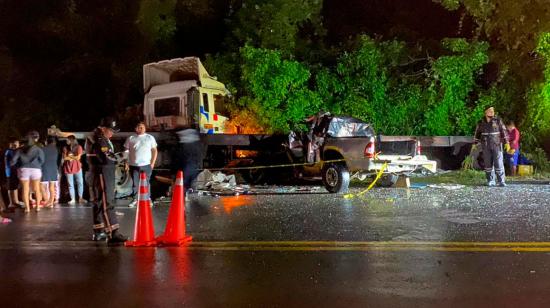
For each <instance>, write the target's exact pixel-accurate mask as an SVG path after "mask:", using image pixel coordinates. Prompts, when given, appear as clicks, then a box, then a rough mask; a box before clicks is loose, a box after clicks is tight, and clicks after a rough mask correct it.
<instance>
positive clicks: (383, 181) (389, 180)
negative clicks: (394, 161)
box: [376, 173, 399, 187]
mask: <svg viewBox="0 0 550 308" xmlns="http://www.w3.org/2000/svg"><path fill="white" fill-rule="evenodd" d="M398 179H399V176H398V175H397V174H393V173H387V174H384V175H382V177H381V178H380V179H378V182H376V185H377V186H379V187H392V186H393V185H394V184H395V183H397V180H398Z"/></svg>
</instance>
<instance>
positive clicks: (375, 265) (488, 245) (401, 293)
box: [0, 185, 550, 307]
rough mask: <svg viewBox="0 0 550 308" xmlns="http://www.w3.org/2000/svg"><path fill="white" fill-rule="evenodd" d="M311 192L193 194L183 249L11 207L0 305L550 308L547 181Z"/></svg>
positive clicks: (126, 212)
mask: <svg viewBox="0 0 550 308" xmlns="http://www.w3.org/2000/svg"><path fill="white" fill-rule="evenodd" d="M455 188H456V189H455ZM361 190H362V189H361V188H355V189H354V190H353V191H352V192H353V193H356V194H357V193H359V192H360V191H361ZM314 191H315V193H311V192H309V193H308V192H305V193H289V192H284V191H282V192H280V193H279V194H267V193H266V194H260V195H253V196H251V195H241V196H198V195H191V196H190V200H188V201H187V202H186V213H187V231H188V233H189V234H190V235H192V236H193V243H192V244H191V245H190V246H189V247H185V248H125V247H107V246H106V245H105V244H104V243H93V242H91V241H89V239H90V237H91V233H90V232H91V231H90V230H91V225H90V220H91V208H90V207H86V206H76V207H74V206H73V207H68V206H62V207H58V208H55V209H52V210H47V209H46V210H43V211H41V212H39V213H30V214H24V213H22V212H16V213H14V214H11V215H10V216H9V217H11V218H12V219H13V222H12V223H10V224H7V225H0V282H1V283H0V300H2V304H3V305H2V306H4V304H7V306H6V307H10V306H14V307H15V306H20V307H28V306H41V307H98V306H106V307H173V306H186V307H344V306H346V307H411V306H419V307H442V306H445V307H550V292H548V290H550V268H549V266H548V264H550V243H549V242H550V185H510V186H509V187H507V188H487V187H462V188H457V187H451V186H446V187H440V188H430V187H426V188H422V189H410V190H406V189H396V188H392V189H374V190H372V191H369V192H367V193H366V194H365V195H364V196H362V197H355V198H351V199H346V198H344V197H343V196H342V195H333V194H328V193H323V192H322V190H314ZM158 204H159V205H158V206H156V207H155V208H154V209H153V219H154V222H155V232H156V234H157V235H159V234H160V233H162V231H163V228H164V224H165V221H166V217H167V213H168V207H169V204H168V203H160V202H159V203H158ZM116 211H117V212H118V214H119V216H118V217H119V219H120V221H121V226H122V232H123V233H125V234H127V235H129V236H131V235H132V234H133V225H134V215H135V212H136V210H135V209H129V208H127V207H126V206H125V203H124V202H120V203H119V204H118V206H117V208H116Z"/></svg>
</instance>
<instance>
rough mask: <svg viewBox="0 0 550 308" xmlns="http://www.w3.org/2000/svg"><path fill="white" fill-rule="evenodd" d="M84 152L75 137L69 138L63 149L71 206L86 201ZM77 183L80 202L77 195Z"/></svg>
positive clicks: (64, 170)
mask: <svg viewBox="0 0 550 308" xmlns="http://www.w3.org/2000/svg"><path fill="white" fill-rule="evenodd" d="M82 152H83V151H82V147H81V146H80V144H78V141H77V140H76V137H75V136H74V135H70V136H69V137H67V146H66V147H65V148H63V173H64V174H65V176H66V177H67V183H68V184H69V194H70V196H71V201H69V204H76V203H77V202H78V203H81V204H82V203H84V199H82V195H83V193H84V181H83V179H82V164H81V163H80V157H81V156H82ZM75 182H76V186H77V193H78V200H77V199H76V195H75V187H74V186H75Z"/></svg>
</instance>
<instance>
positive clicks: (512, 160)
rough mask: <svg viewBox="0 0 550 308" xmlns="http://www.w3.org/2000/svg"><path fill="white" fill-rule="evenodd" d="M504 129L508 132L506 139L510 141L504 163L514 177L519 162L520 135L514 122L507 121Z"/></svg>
mask: <svg viewBox="0 0 550 308" xmlns="http://www.w3.org/2000/svg"><path fill="white" fill-rule="evenodd" d="M506 129H507V130H508V138H509V140H510V150H509V151H507V152H506V154H505V157H506V162H507V165H508V166H509V167H510V175H511V176H516V175H517V171H518V161H519V140H520V133H519V130H518V129H517V127H516V123H515V122H514V121H508V123H507V124H506Z"/></svg>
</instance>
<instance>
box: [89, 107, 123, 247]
mask: <svg viewBox="0 0 550 308" xmlns="http://www.w3.org/2000/svg"><path fill="white" fill-rule="evenodd" d="M118 131H119V129H118V127H117V126H116V122H115V121H114V119H113V118H110V117H107V118H104V119H103V120H102V121H101V124H100V125H99V126H98V127H97V128H96V129H95V130H94V132H93V137H92V139H91V143H92V144H91V146H90V149H91V150H90V154H89V156H90V160H89V161H90V163H91V166H90V170H91V172H92V186H93V190H94V194H95V196H96V198H97V201H96V202H94V203H93V229H94V234H93V240H94V241H102V240H107V242H108V243H109V244H117V243H124V242H125V241H126V240H127V238H126V237H125V236H123V235H122V234H121V233H120V232H118V228H119V225H118V221H117V218H116V215H115V213H114V206H113V205H114V200H115V168H116V164H117V159H116V156H115V153H114V147H113V144H112V143H111V140H109V139H110V138H111V137H112V136H113V134H114V133H115V132H118Z"/></svg>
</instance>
